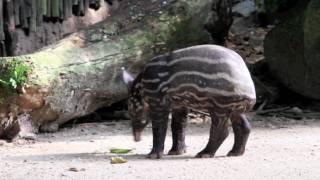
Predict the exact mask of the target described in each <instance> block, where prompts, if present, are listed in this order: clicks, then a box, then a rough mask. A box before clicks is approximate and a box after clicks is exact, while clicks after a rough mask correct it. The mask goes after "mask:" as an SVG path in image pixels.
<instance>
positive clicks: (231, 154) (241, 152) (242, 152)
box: [227, 150, 244, 156]
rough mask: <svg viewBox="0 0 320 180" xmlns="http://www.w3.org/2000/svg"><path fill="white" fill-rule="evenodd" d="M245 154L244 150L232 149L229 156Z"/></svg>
mask: <svg viewBox="0 0 320 180" xmlns="http://www.w3.org/2000/svg"><path fill="white" fill-rule="evenodd" d="M243 154H244V151H233V150H231V151H230V152H229V153H228V154H227V156H242V155H243Z"/></svg>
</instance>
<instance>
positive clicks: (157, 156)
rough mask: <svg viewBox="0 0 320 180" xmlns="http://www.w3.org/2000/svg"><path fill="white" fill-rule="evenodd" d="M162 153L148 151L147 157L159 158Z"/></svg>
mask: <svg viewBox="0 0 320 180" xmlns="http://www.w3.org/2000/svg"><path fill="white" fill-rule="evenodd" d="M162 155H163V153H162V152H158V153H154V152H151V153H149V154H148V155H147V158H149V159H161V158H162Z"/></svg>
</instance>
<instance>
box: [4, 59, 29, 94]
mask: <svg viewBox="0 0 320 180" xmlns="http://www.w3.org/2000/svg"><path fill="white" fill-rule="evenodd" d="M29 70H30V68H29V67H28V66H26V65H24V64H23V63H22V62H21V61H15V60H13V61H12V62H10V63H8V62H5V61H4V62H1V61H0V87H2V88H4V89H7V90H14V89H16V88H17V87H18V86H20V85H22V84H23V83H25V82H26V80H27V73H28V71H29Z"/></svg>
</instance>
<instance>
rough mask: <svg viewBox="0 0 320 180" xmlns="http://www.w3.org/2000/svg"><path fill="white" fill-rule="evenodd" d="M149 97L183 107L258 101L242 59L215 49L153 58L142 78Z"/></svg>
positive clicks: (207, 47) (200, 48)
mask: <svg viewBox="0 0 320 180" xmlns="http://www.w3.org/2000/svg"><path fill="white" fill-rule="evenodd" d="M142 82H143V84H144V87H145V88H144V90H145V92H146V94H149V95H151V96H152V95H154V94H158V95H159V94H165V95H168V96H169V98H171V99H172V100H173V101H176V102H178V103H179V102H180V103H182V104H190V105H191V104H192V105H191V106H194V107H197V106H201V104H208V103H209V104H210V103H216V104H220V105H221V103H232V102H235V101H241V100H243V99H250V100H255V98H256V95H255V88H254V84H253V82H252V79H251V76H250V73H249V71H248V69H247V67H246V65H245V63H244V61H243V59H242V58H241V57H240V56H239V55H238V54H237V53H235V52H234V51H232V50H229V49H227V48H224V47H221V46H216V45H200V46H193V47H190V48H185V49H181V50H177V51H173V52H171V53H168V54H165V55H163V56H158V57H156V58H154V59H153V60H152V61H151V62H150V63H149V64H148V65H147V66H146V68H145V70H144V75H143V78H142Z"/></svg>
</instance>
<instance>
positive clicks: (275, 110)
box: [255, 107, 290, 115]
mask: <svg viewBox="0 0 320 180" xmlns="http://www.w3.org/2000/svg"><path fill="white" fill-rule="evenodd" d="M288 109H290V107H281V108H274V109H266V110H262V111H255V113H256V114H258V115H263V114H268V113H276V112H281V111H284V110H288Z"/></svg>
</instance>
